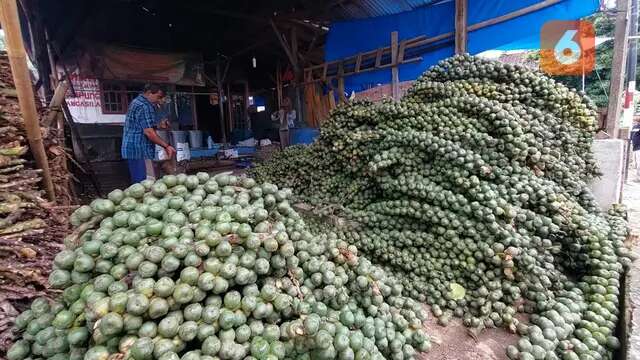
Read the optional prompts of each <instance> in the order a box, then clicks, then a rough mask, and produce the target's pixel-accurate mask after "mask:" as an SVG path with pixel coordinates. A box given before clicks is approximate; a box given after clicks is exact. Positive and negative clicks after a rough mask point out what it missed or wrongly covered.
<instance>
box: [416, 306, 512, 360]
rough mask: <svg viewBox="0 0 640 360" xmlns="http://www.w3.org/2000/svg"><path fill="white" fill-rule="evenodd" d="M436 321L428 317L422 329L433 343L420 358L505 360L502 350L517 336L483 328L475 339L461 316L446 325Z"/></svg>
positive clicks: (505, 356)
mask: <svg viewBox="0 0 640 360" xmlns="http://www.w3.org/2000/svg"><path fill="white" fill-rule="evenodd" d="M436 322H437V319H436V318H435V317H433V316H431V317H430V318H429V319H428V320H427V324H426V329H425V330H426V332H427V334H429V336H430V337H431V343H432V344H433V346H432V348H431V351H429V352H428V353H426V354H422V355H421V356H420V359H422V360H508V357H507V355H506V353H505V349H506V348H507V346H509V345H513V344H515V343H516V342H518V338H519V337H518V335H515V334H511V333H509V332H508V331H507V330H505V329H503V328H500V329H490V330H484V331H483V332H481V333H480V334H478V335H477V341H476V339H474V338H473V336H472V335H470V334H469V332H468V330H469V329H468V328H467V327H465V326H464V325H463V324H462V320H461V319H452V320H451V322H450V323H449V325H448V326H446V327H442V326H440V325H438V324H437V323H436Z"/></svg>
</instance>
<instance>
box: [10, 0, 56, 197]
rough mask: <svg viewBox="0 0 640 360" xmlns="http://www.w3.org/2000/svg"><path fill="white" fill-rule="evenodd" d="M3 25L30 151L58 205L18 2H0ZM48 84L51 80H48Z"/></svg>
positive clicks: (48, 190)
mask: <svg viewBox="0 0 640 360" xmlns="http://www.w3.org/2000/svg"><path fill="white" fill-rule="evenodd" d="M0 22H1V23H2V29H3V30H4V33H5V43H6V47H7V53H8V55H9V62H10V63H11V72H12V73H13V80H14V82H15V86H16V91H17V93H18V102H19V104H20V110H21V112H22V118H23V119H24V127H25V130H26V133H27V138H28V140H29V147H30V148H31V152H32V153H33V157H34V159H35V160H36V165H37V166H38V167H39V168H40V169H42V182H43V183H44V187H45V190H46V192H47V196H48V197H49V200H51V201H55V199H56V195H55V190H54V188H53V181H52V180H51V171H50V170H49V161H48V159H47V154H46V152H45V150H44V143H43V141H42V132H41V130H40V122H39V120H38V111H37V110H36V103H35V97H34V94H33V85H32V84H31V77H30V75H29V69H28V67H27V56H26V53H25V50H24V43H23V42H22V31H21V29H20V20H19V18H18V5H17V4H16V0H0ZM47 80H48V79H47Z"/></svg>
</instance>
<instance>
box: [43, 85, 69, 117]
mask: <svg viewBox="0 0 640 360" xmlns="http://www.w3.org/2000/svg"><path fill="white" fill-rule="evenodd" d="M68 89H69V80H65V81H61V82H59V83H58V86H57V87H56V91H55V92H54V93H53V97H52V98H51V101H50V102H49V113H48V114H47V117H46V118H45V119H44V121H43V122H42V126H44V127H49V126H51V125H52V124H53V121H54V120H55V119H56V118H57V117H58V115H59V114H61V113H62V102H63V101H64V97H65V95H66V94H67V90H68Z"/></svg>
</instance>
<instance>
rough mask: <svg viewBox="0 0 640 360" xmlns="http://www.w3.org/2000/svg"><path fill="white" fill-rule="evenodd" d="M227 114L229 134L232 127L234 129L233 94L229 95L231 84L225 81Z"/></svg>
mask: <svg viewBox="0 0 640 360" xmlns="http://www.w3.org/2000/svg"><path fill="white" fill-rule="evenodd" d="M227 115H228V117H229V121H228V122H227V125H229V135H231V132H232V131H233V129H235V119H234V117H233V95H231V85H230V84H229V83H227Z"/></svg>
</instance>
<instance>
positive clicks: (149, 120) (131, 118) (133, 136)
mask: <svg viewBox="0 0 640 360" xmlns="http://www.w3.org/2000/svg"><path fill="white" fill-rule="evenodd" d="M157 122H158V121H157V117H156V109H155V107H154V106H153V104H151V102H149V100H147V98H145V97H144V96H142V95H138V97H136V98H135V99H133V101H131V104H130V105H129V111H128V112H127V117H126V119H125V122H124V135H123V136H122V149H121V150H122V158H123V159H153V158H154V157H155V146H154V144H153V143H152V142H151V141H150V140H149V139H148V138H147V137H146V136H145V135H144V129H148V128H153V127H155V126H156V124H157Z"/></svg>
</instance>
